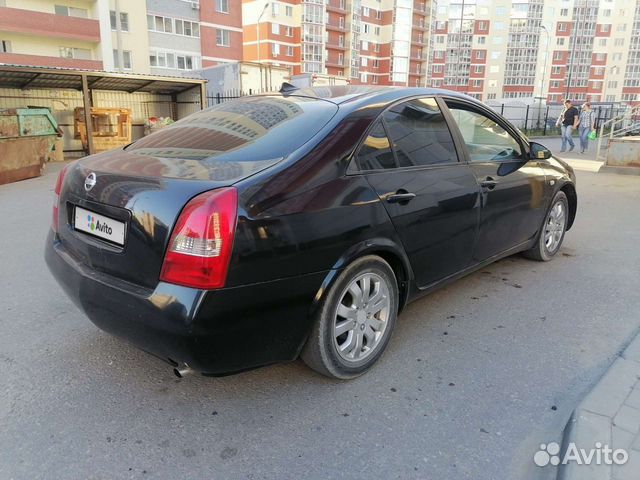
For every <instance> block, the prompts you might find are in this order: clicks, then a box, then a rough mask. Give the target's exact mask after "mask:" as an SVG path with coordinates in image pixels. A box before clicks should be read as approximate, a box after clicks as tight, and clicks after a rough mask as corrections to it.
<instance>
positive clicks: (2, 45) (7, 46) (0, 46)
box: [0, 40, 11, 53]
mask: <svg viewBox="0 0 640 480" xmlns="http://www.w3.org/2000/svg"><path fill="white" fill-rule="evenodd" d="M0 53H11V42H10V41H9V40H0Z"/></svg>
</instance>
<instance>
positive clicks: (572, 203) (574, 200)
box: [559, 182, 578, 230]
mask: <svg viewBox="0 0 640 480" xmlns="http://www.w3.org/2000/svg"><path fill="white" fill-rule="evenodd" d="M559 191H561V192H564V194H565V195H566V196H567V201H568V202H569V218H568V220H567V230H569V229H570V228H571V227H572V225H573V222H574V221H575V219H576V213H577V211H578V195H577V193H576V187H575V186H574V185H573V184H572V183H568V182H567V183H565V184H564V185H562V187H560V190H559Z"/></svg>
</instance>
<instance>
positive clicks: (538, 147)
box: [529, 142, 551, 160]
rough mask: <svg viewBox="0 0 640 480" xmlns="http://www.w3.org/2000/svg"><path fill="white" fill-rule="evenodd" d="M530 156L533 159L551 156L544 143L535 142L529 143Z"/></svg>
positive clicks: (543, 158) (544, 158)
mask: <svg viewBox="0 0 640 480" xmlns="http://www.w3.org/2000/svg"><path fill="white" fill-rule="evenodd" d="M529 152H530V156H531V158H532V159H533V160H546V159H547V158H551V151H550V150H549V149H548V148H547V147H545V146H544V145H542V144H540V143H536V142H531V143H530V144H529Z"/></svg>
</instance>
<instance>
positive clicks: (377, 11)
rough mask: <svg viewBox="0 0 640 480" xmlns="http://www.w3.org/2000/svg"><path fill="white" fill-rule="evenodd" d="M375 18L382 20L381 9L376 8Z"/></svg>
mask: <svg viewBox="0 0 640 480" xmlns="http://www.w3.org/2000/svg"><path fill="white" fill-rule="evenodd" d="M376 20H382V11H381V10H376ZM374 80H377V78H375V77H374ZM376 83H377V82H376Z"/></svg>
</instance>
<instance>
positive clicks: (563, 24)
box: [558, 22, 567, 32]
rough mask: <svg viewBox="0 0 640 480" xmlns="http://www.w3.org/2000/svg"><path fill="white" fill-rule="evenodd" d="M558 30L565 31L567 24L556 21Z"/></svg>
mask: <svg viewBox="0 0 640 480" xmlns="http://www.w3.org/2000/svg"><path fill="white" fill-rule="evenodd" d="M558 31H559V32H566V31H567V24H566V23H563V22H558Z"/></svg>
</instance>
